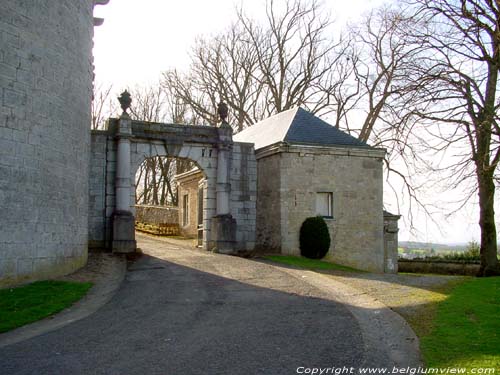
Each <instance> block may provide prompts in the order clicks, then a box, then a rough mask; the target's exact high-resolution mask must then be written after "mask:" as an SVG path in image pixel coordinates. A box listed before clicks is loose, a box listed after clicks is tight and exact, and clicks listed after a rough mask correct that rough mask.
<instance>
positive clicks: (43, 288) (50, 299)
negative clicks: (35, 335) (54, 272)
mask: <svg viewBox="0 0 500 375" xmlns="http://www.w3.org/2000/svg"><path fill="white" fill-rule="evenodd" d="M91 286H92V284H91V283H77V282H67V281H53V280H49V281H37V282H34V283H32V284H28V285H24V286H20V287H17V288H7V289H0V333H1V332H7V331H10V330H11V329H14V328H17V327H20V326H23V325H25V324H28V323H32V322H34V321H37V320H40V319H43V318H45V317H47V316H50V315H52V314H55V313H57V312H59V311H61V310H63V309H65V308H66V307H69V306H70V305H72V304H73V303H74V302H76V301H78V300H79V299H80V298H82V297H83V296H84V295H85V294H86V293H87V291H88V290H89V289H90V287H91Z"/></svg>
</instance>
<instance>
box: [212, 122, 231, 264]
mask: <svg viewBox="0 0 500 375" xmlns="http://www.w3.org/2000/svg"><path fill="white" fill-rule="evenodd" d="M221 118H222V123H221V125H220V127H219V129H218V130H219V131H218V133H219V148H218V152H217V186H216V215H215V216H214V217H213V218H212V228H211V229H212V230H211V235H212V241H211V242H212V244H213V245H212V250H214V251H216V252H219V253H223V254H234V252H235V244H236V220H235V219H234V218H233V216H232V215H231V212H230V206H229V199H230V193H231V185H230V181H229V171H230V168H231V165H230V163H229V160H230V155H231V152H232V146H233V129H232V128H231V126H230V125H229V124H228V123H227V122H226V121H225V118H224V117H222V116H221Z"/></svg>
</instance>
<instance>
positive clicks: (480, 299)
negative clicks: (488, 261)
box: [420, 277, 500, 373]
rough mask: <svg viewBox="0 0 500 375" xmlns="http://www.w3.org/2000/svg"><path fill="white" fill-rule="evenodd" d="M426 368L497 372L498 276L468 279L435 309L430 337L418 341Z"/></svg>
mask: <svg viewBox="0 0 500 375" xmlns="http://www.w3.org/2000/svg"><path fill="white" fill-rule="evenodd" d="M420 346H421V350H422V354H423V356H424V359H425V362H426V364H427V366H429V367H466V368H468V369H471V368H480V367H482V368H485V367H489V368H495V369H496V373H498V372H499V371H500V277H488V278H477V279H471V280H470V281H467V282H465V283H463V284H460V285H458V286H457V287H455V288H454V289H453V290H452V292H451V294H450V295H449V297H448V298H446V299H445V300H444V301H443V302H441V303H440V304H439V305H438V307H437V312H436V316H435V319H434V322H433V329H432V330H431V332H430V334H428V335H425V336H424V337H422V338H421V340H420Z"/></svg>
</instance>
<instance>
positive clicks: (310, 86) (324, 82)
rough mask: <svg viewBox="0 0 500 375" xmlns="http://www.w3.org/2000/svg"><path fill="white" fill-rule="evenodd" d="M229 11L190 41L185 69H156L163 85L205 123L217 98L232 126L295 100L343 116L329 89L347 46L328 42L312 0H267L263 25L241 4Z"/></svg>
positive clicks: (347, 70)
mask: <svg viewBox="0 0 500 375" xmlns="http://www.w3.org/2000/svg"><path fill="white" fill-rule="evenodd" d="M237 16H238V22H237V23H236V24H234V25H232V26H231V27H230V28H229V29H228V30H227V31H226V32H224V33H222V34H220V35H217V36H215V37H211V38H200V39H198V40H197V42H196V44H195V46H194V47H193V49H192V53H191V66H190V69H189V71H188V72H187V73H185V74H182V73H180V72H179V71H177V70H172V71H168V72H166V73H164V76H163V85H164V87H165V88H166V89H168V90H169V91H170V92H171V93H172V94H174V95H175V96H176V97H179V98H181V100H182V101H183V102H184V103H186V104H188V105H189V107H190V110H191V111H192V112H193V113H195V114H196V116H197V117H198V118H199V119H201V120H202V121H203V122H206V123H209V124H215V123H216V122H217V115H216V113H215V108H216V106H217V103H218V101H219V100H220V99H223V100H224V101H226V103H227V104H228V106H229V108H230V114H231V115H232V116H234V124H235V130H236V131H241V130H243V128H245V127H246V126H250V125H252V124H253V123H255V122H257V121H260V120H262V119H263V118H265V117H268V116H270V115H273V114H276V113H279V112H282V111H284V110H287V109H289V108H292V107H294V106H299V105H300V106H304V107H306V108H307V109H308V110H310V111H311V112H312V113H322V114H327V113H330V112H335V111H336V110H340V111H341V113H342V115H340V117H343V116H344V115H345V112H346V111H347V108H348V107H347V106H344V107H342V108H340V109H337V108H336V107H335V94H336V95H337V97H339V96H340V95H342V94H341V90H340V89H339V88H340V86H341V85H342V82H343V81H344V80H347V79H348V77H349V76H350V74H351V73H352V68H351V67H350V66H351V65H350V64H349V63H345V62H346V58H345V54H346V51H345V50H346V49H347V47H348V44H347V43H340V42H339V41H337V42H334V41H333V40H332V38H331V37H330V36H331V34H330V33H329V31H330V21H329V18H328V15H326V14H325V12H324V11H323V10H322V8H321V7H320V6H319V5H318V3H317V2H315V1H313V2H306V1H303V0H287V1H286V2H285V6H284V8H283V10H281V11H278V6H277V5H276V4H275V2H274V1H273V0H269V1H268V3H267V5H266V19H265V23H263V24H259V23H258V22H257V21H255V20H253V19H251V18H250V17H248V16H247V15H246V14H245V13H244V11H243V10H239V11H238V14H237ZM347 60H348V59H347ZM337 63H340V65H339V64H337ZM341 65H342V67H340V66H341ZM332 67H334V68H332ZM337 67H339V68H337ZM339 81H342V82H339ZM349 99H350V98H349ZM230 122H231V121H230Z"/></svg>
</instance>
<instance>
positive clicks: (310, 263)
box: [264, 255, 363, 272]
mask: <svg viewBox="0 0 500 375" xmlns="http://www.w3.org/2000/svg"><path fill="white" fill-rule="evenodd" d="M264 259H268V260H272V261H273V262H277V263H283V264H287V265H289V266H295V267H300V268H305V269H308V270H338V271H348V272H363V271H360V270H357V269H355V268H351V267H346V266H341V265H340V264H335V263H330V262H325V261H323V260H318V259H309V258H304V257H296V256H290V255H268V256H265V257H264Z"/></svg>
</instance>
